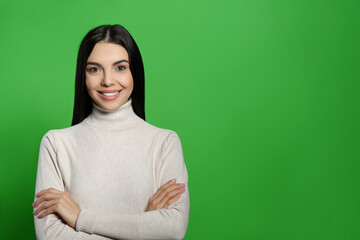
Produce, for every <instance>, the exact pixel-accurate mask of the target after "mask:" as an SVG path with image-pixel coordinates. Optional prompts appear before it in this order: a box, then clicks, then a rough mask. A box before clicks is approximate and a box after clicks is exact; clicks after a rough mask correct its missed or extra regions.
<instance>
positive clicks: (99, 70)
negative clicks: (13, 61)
mask: <svg viewBox="0 0 360 240" xmlns="http://www.w3.org/2000/svg"><path fill="white" fill-rule="evenodd" d="M86 87H87V91H88V93H89V95H90V97H91V98H92V99H93V100H94V102H95V103H96V104H97V105H99V106H100V107H102V108H104V109H107V110H115V109H117V108H119V107H121V106H122V105H123V104H124V103H126V102H127V101H128V100H129V97H130V95H131V93H132V91H133V87H134V83H133V78H132V75H131V71H130V64H129V56H128V53H127V51H126V50H125V48H123V47H122V46H120V45H118V44H114V43H107V42H99V43H97V44H96V45H95V46H94V49H93V51H92V52H91V54H90V56H89V58H88V64H87V66H86ZM104 90H110V91H118V90H121V91H120V93H119V96H118V97H117V98H115V99H113V100H106V99H103V98H102V97H101V96H100V92H101V91H104ZM184 192H185V184H184V183H176V179H172V180H170V181H168V182H167V183H165V184H164V185H162V186H161V187H160V188H159V189H158V190H157V191H156V193H155V194H154V195H153V196H152V197H151V198H150V199H149V201H148V205H147V208H146V211H153V210H157V209H161V208H168V207H169V206H170V205H171V204H172V203H174V202H175V201H177V200H178V199H179V198H180V196H181V194H182V193H184ZM35 196H36V200H35V202H34V203H33V204H32V206H33V207H34V208H37V209H36V210H35V211H34V212H33V214H34V215H38V214H39V215H38V218H43V217H45V216H47V215H49V214H52V213H57V214H58V215H59V216H60V217H61V218H62V219H63V220H64V221H65V222H66V223H67V224H68V225H69V226H70V227H72V228H76V221H77V218H78V216H79V213H80V208H79V207H78V205H77V204H76V203H75V202H74V200H72V198H71V196H70V194H69V193H67V192H62V191H60V190H58V189H55V188H48V189H44V190H42V191H40V192H38V193H37V194H36V195H35Z"/></svg>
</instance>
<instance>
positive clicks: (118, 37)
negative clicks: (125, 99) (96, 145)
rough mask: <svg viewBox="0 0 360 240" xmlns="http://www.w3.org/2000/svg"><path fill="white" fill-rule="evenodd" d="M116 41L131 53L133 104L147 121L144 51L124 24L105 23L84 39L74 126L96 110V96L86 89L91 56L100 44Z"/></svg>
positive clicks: (78, 74)
mask: <svg viewBox="0 0 360 240" xmlns="http://www.w3.org/2000/svg"><path fill="white" fill-rule="evenodd" d="M100 41H105V42H110V43H116V44H119V45H121V46H122V47H124V48H125V49H126V51H127V52H128V55H129V61H130V71H131V75H132V77H133V80H134V89H133V91H132V93H131V96H130V98H131V102H132V107H133V109H134V112H135V114H136V115H138V116H139V117H140V118H142V119H144V120H145V76H144V66H143V62H142V58H141V54H140V51H139V48H138V46H137V45H136V43H135V40H134V39H133V38H132V36H131V35H130V33H129V32H128V31H127V30H126V29H125V28H124V27H123V26H121V25H117V24H116V25H103V26H99V27H96V28H94V29H92V30H90V31H89V32H88V33H87V34H86V36H85V37H84V39H83V40H82V42H81V45H80V48H79V53H78V58H77V66H76V77H75V103H74V113H73V119H72V124H71V125H72V126H73V125H75V124H78V123H80V122H81V121H82V120H84V119H85V118H86V117H87V116H89V115H90V113H91V111H92V99H91V97H90V96H89V94H88V92H87V89H86V82H85V68H86V62H87V59H88V57H89V55H90V53H91V51H92V50H93V48H94V46H95V44H96V43H98V42H100Z"/></svg>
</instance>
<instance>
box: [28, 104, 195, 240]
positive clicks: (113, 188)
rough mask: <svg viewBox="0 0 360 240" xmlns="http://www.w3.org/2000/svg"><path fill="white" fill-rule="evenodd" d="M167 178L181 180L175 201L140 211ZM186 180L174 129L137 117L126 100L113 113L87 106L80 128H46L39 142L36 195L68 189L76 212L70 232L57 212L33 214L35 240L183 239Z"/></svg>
mask: <svg viewBox="0 0 360 240" xmlns="http://www.w3.org/2000/svg"><path fill="white" fill-rule="evenodd" d="M173 178H176V180H177V182H178V183H185V192H184V193H182V194H181V197H180V199H179V200H177V201H176V202H174V203H173V204H171V205H170V206H169V207H168V208H167V209H158V210H154V211H148V212H146V211H145V210H146V207H147V204H148V201H149V199H150V197H152V196H153V195H154V193H155V192H156V191H157V190H158V189H159V188H160V186H162V185H163V184H165V183H166V182H167V181H169V180H170V179H173ZM187 183H188V174H187V168H186V166H185V162H184V159H183V152H182V147H181V142H180V139H179V137H178V135H177V134H176V133H175V132H174V131H171V130H166V129H161V128H157V127H155V126H153V125H150V124H149V123H147V122H145V121H144V120H143V119H141V118H140V117H138V116H137V115H136V114H135V113H134V111H133V108H132V105H131V99H130V100H129V101H128V102H126V103H125V104H123V105H122V106H121V107H119V108H118V109H116V110H113V111H108V110H104V109H102V108H100V107H99V106H98V105H96V104H95V103H93V109H92V113H91V114H90V115H89V116H88V117H87V118H85V119H84V120H83V121H82V122H81V123H79V124H76V125H74V126H72V127H69V128H65V129H56V130H50V131H48V132H47V133H46V134H45V135H44V136H43V138H42V140H41V144H40V153H39V160H38V169H37V176H36V187H35V193H37V192H39V191H41V190H43V189H47V188H50V187H53V188H56V189H58V190H60V191H65V192H68V193H69V194H70V196H71V197H72V199H73V200H74V201H75V203H76V204H77V205H78V206H79V208H80V209H81V210H80V214H79V216H78V219H77V222H76V228H75V229H74V228H72V227H70V226H69V225H67V224H66V223H65V222H64V221H63V220H62V219H61V217H60V216H59V215H58V214H49V215H47V216H46V217H44V218H38V217H37V216H34V223H35V231H36V236H37V239H39V240H42V239H46V240H52V239H63V240H71V239H79V240H83V239H91V240H95V239H182V238H183V237H184V235H185V233H186V231H187V226H188V220H189V208H190V198H189V189H188V186H187ZM34 199H36V198H34Z"/></svg>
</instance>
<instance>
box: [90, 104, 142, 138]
mask: <svg viewBox="0 0 360 240" xmlns="http://www.w3.org/2000/svg"><path fill="white" fill-rule="evenodd" d="M141 120H142V119H141V118H139V117H138V116H137V115H136V114H135V112H134V110H133V108H132V105H131V99H129V101H127V102H126V103H124V104H123V105H121V106H120V107H119V108H117V109H115V110H106V109H103V108H101V107H100V106H98V105H97V104H96V103H95V102H93V108H92V112H91V114H90V115H89V116H88V117H87V118H85V119H84V123H85V124H87V125H89V126H91V127H93V128H97V129H101V130H105V131H124V130H126V129H129V128H132V127H135V126H136V125H137V124H138V123H139V122H140V121H141Z"/></svg>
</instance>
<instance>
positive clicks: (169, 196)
mask: <svg viewBox="0 0 360 240" xmlns="http://www.w3.org/2000/svg"><path fill="white" fill-rule="evenodd" d="M184 192H185V187H182V188H180V189H175V190H173V191H171V192H168V193H166V194H165V195H164V197H163V198H162V199H161V200H160V202H159V205H160V206H164V205H165V204H166V202H167V201H169V200H170V199H172V198H173V197H175V196H177V195H178V194H181V193H184Z"/></svg>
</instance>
